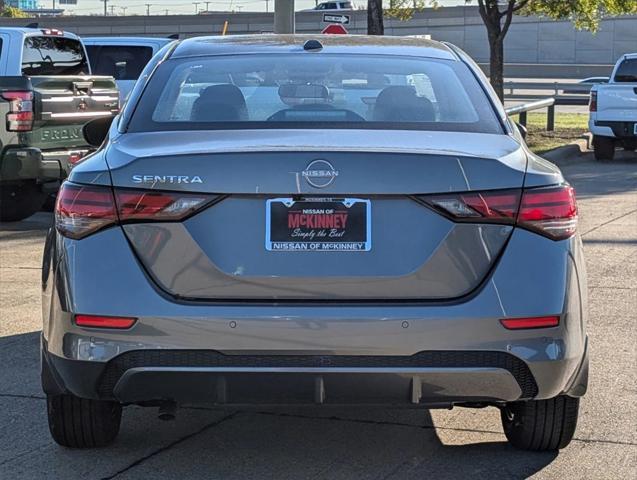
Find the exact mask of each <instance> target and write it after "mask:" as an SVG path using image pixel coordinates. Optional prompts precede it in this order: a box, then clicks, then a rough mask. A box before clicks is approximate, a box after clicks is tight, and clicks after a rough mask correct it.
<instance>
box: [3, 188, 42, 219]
mask: <svg viewBox="0 0 637 480" xmlns="http://www.w3.org/2000/svg"><path fill="white" fill-rule="evenodd" d="M45 200H46V193H43V192H42V189H41V188H40V187H39V186H38V185H37V184H36V183H35V182H16V183H7V184H3V185H0V222H17V221H18V220H23V219H25V218H27V217H30V216H31V215H33V214H34V213H36V212H38V211H40V208H41V207H42V205H44V201H45Z"/></svg>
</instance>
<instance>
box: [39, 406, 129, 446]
mask: <svg viewBox="0 0 637 480" xmlns="http://www.w3.org/2000/svg"><path fill="white" fill-rule="evenodd" d="M46 405H47V413H48V417H49V430H50V432H51V436H52V437H53V440H55V441H56V443H58V444H59V445H62V446H63V447H70V448H93V447H104V446H106V445H109V444H110V443H112V442H113V440H115V437H117V434H118V433H119V426H120V423H121V420H122V406H121V405H120V404H119V403H117V402H108V401H102V400H90V399H86V398H79V397H76V396H74V395H68V394H64V395H47V397H46Z"/></svg>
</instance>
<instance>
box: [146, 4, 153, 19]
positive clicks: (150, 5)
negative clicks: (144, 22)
mask: <svg viewBox="0 0 637 480" xmlns="http://www.w3.org/2000/svg"><path fill="white" fill-rule="evenodd" d="M145 5H146V16H147V17H150V7H152V6H153V4H152V3H146V4H145Z"/></svg>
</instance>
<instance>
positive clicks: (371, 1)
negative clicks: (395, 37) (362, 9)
mask: <svg viewBox="0 0 637 480" xmlns="http://www.w3.org/2000/svg"><path fill="white" fill-rule="evenodd" d="M367 35H385V25H384V24H383V0H367Z"/></svg>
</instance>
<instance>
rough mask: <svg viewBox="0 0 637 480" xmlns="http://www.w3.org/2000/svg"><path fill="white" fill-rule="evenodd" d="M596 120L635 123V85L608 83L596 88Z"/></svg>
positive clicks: (636, 97) (636, 96) (636, 93)
mask: <svg viewBox="0 0 637 480" xmlns="http://www.w3.org/2000/svg"><path fill="white" fill-rule="evenodd" d="M597 120H598V121H615V122H635V121H637V83H610V84H608V85H603V86H600V87H598V91H597Z"/></svg>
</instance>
